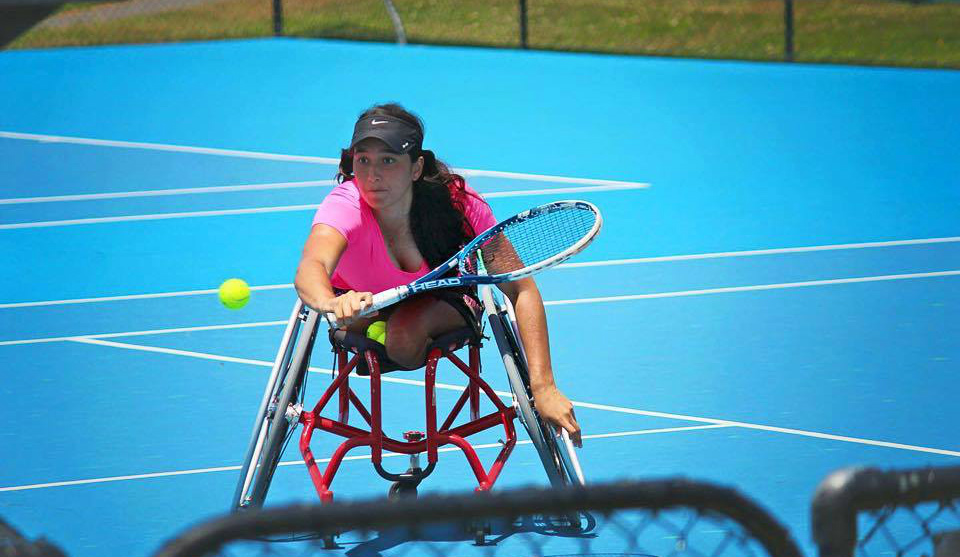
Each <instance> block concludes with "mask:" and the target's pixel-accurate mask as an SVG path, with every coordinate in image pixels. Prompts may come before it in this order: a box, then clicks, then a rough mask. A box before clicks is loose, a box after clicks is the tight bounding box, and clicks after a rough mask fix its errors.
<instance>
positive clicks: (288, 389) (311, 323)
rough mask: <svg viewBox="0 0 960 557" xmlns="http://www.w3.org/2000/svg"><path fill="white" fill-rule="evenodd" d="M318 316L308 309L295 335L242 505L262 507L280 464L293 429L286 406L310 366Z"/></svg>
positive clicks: (291, 401)
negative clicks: (248, 489)
mask: <svg viewBox="0 0 960 557" xmlns="http://www.w3.org/2000/svg"><path fill="white" fill-rule="evenodd" d="M317 319H318V314H317V313H316V312H314V311H310V312H309V313H308V314H307V317H306V322H305V323H304V325H303V328H302V329H301V332H300V336H299V337H298V338H297V345H296V348H295V349H294V352H293V356H292V358H291V359H290V366H289V369H288V370H287V372H286V374H285V377H284V381H283V385H282V386H281V387H280V389H279V395H278V396H277V398H276V405H275V406H274V411H273V416H272V417H269V418H268V419H270V425H269V426H268V429H267V435H266V441H265V442H264V444H263V450H262V451H261V453H260V461H259V463H257V468H256V470H255V471H254V475H253V481H252V482H251V484H250V485H251V487H250V496H249V498H247V499H245V500H244V501H242V502H241V506H243V507H247V508H260V507H262V506H263V502H264V500H266V498H267V490H268V489H270V482H271V481H272V480H273V474H274V473H275V472H276V471H277V465H279V464H280V458H281V457H282V456H283V450H284V448H286V444H287V439H288V437H289V435H290V434H291V433H292V429H294V428H295V425H292V424H291V423H290V421H288V419H287V415H286V414H287V408H288V407H289V406H290V404H292V403H295V402H296V401H297V399H298V397H299V394H300V390H301V386H302V384H303V380H304V378H305V377H306V374H307V369H308V368H309V367H310V353H311V351H312V349H313V342H314V340H315V339H316V335H317Z"/></svg>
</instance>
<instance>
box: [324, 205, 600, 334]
mask: <svg viewBox="0 0 960 557" xmlns="http://www.w3.org/2000/svg"><path fill="white" fill-rule="evenodd" d="M571 208H576V209H586V210H588V211H591V212H592V213H593V214H595V215H596V219H595V220H594V222H593V226H592V227H591V228H590V230H589V231H587V233H586V234H584V235H583V237H582V238H580V239H579V240H578V241H577V242H575V243H574V244H572V245H571V246H570V247H568V248H567V249H565V250H563V251H561V252H560V253H558V254H556V255H554V256H552V257H548V258H547V259H544V260H542V261H539V262H537V263H535V264H533V265H528V266H526V267H523V268H521V269H517V270H516V271H512V272H509V273H498V274H495V275H476V274H463V262H464V260H465V259H466V256H467V255H469V254H470V253H472V252H473V250H474V249H476V248H477V247H478V246H480V245H482V244H483V243H484V242H486V241H488V240H489V239H490V238H492V237H493V236H495V235H497V234H499V233H500V232H502V231H503V230H504V229H506V228H507V227H509V226H512V225H513V224H515V223H517V222H521V221H524V220H527V219H530V218H533V217H536V216H539V215H542V214H549V213H553V212H556V211H562V210H568V209H571ZM602 226H603V216H602V215H601V214H600V210H599V209H598V208H597V206H596V205H594V204H593V203H590V202H588V201H581V200H575V199H574V200H564V201H554V202H552V203H547V204H545V205H540V206H538V207H534V208H532V209H527V210H526V211H522V212H520V213H517V214H516V215H514V216H512V217H510V218H508V219H505V220H503V221H501V222H498V223H497V224H495V225H493V226H491V227H490V228H488V229H487V230H485V231H483V232H482V233H480V234H479V235H478V236H477V237H475V238H474V239H473V240H471V241H470V242H469V243H467V245H465V246H464V247H463V248H462V249H461V250H460V251H458V252H457V253H455V254H454V255H453V256H452V257H451V258H450V259H448V260H447V261H445V262H444V263H443V264H441V265H440V266H438V267H436V268H435V269H433V270H432V271H430V272H429V273H427V274H426V275H424V276H422V277H420V278H419V279H417V280H415V281H413V282H411V283H410V284H404V285H401V286H397V287H394V288H389V289H387V290H384V291H383V292H378V293H377V294H374V295H373V302H372V303H371V304H370V305H369V306H366V307H364V308H363V309H361V311H360V313H359V314H358V315H357V317H365V316H368V315H370V314H372V313H374V312H376V311H378V310H381V309H383V308H385V307H387V306H391V305H393V304H395V303H397V302H400V301H401V300H404V299H405V298H408V297H409V296H412V295H413V294H419V293H421V292H426V291H429V290H436V289H439V288H450V287H455V286H479V285H484V284H498V283H502V282H511V281H515V280H520V279H522V278H526V277H529V276H531V275H533V274H535V273H538V272H540V271H545V270H547V269H549V268H551V267H554V266H556V265H559V264H560V263H563V262H564V261H566V260H567V259H569V258H571V257H573V256H574V255H576V254H578V253H580V252H581V251H583V250H584V249H585V248H586V247H587V246H588V245H590V242H592V241H593V240H594V238H596V237H597V233H599V232H600V228H601V227H602ZM453 269H459V271H460V272H461V274H460V276H456V277H444V275H446V274H448V273H449V272H450V271H452V270H453ZM326 318H327V321H329V322H330V326H331V327H334V328H336V327H338V326H339V325H338V323H337V320H336V317H335V316H334V315H333V314H332V313H327V314H326Z"/></svg>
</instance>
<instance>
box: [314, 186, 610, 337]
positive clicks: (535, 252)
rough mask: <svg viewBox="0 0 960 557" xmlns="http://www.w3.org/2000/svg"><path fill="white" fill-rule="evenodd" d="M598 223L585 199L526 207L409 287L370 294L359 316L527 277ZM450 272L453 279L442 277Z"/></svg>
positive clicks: (590, 234) (580, 245) (579, 243)
mask: <svg viewBox="0 0 960 557" xmlns="http://www.w3.org/2000/svg"><path fill="white" fill-rule="evenodd" d="M602 225H603V218H602V217H601V216H600V211H599V210H598V209H597V207H596V206H595V205H593V204H592V203H588V202H586V201H557V202H554V203H548V204H546V205H540V206H539V207H534V208H533V209H528V210H526V211H523V212H522V213H519V214H517V215H514V216H512V217H510V218H508V219H506V220H504V221H501V222H499V223H497V224H496V225H494V226H492V227H491V228H489V229H488V230H486V231H485V232H483V233H482V234H480V235H479V236H477V237H476V238H474V239H473V240H471V241H470V243H468V244H467V245H466V246H464V247H463V249H461V250H460V251H459V252H457V253H456V254H455V255H454V256H453V257H451V258H450V259H448V260H447V261H446V262H445V263H443V264H442V265H440V266H439V267H437V268H436V269H434V270H432V271H430V272H429V273H427V274H426V275H424V276H422V277H420V278H419V279H417V280H415V281H413V282H411V283H410V284H406V285H403V286H397V287H395V288H391V289H389V290H384V291H383V292H380V293H378V294H374V296H373V304H372V305H370V306H368V307H366V308H364V309H363V310H362V311H361V312H360V313H359V317H363V316H365V315H369V314H371V313H373V312H375V311H377V310H380V309H383V308H385V307H387V306H390V305H393V304H395V303H397V302H399V301H401V300H403V299H404V298H407V297H408V296H411V295H413V294H419V293H421V292H426V291H429V290H436V289H439V288H450V287H455V286H475V285H480V284H496V283H500V282H510V281H514V280H518V279H522V278H525V277H528V276H530V275H532V274H534V273H538V272H540V271H543V270H546V269H549V268H551V267H553V266H555V265H559V264H560V263H562V262H563V261H565V260H566V259H568V258H570V257H571V256H573V255H576V254H577V253H579V252H581V251H583V249H584V248H585V247H587V245H589V244H590V242H591V241H593V239H594V238H595V237H596V235H597V233H598V232H599V231H600V227H601V226H602ZM455 269H456V270H457V271H458V275H457V276H446V275H449V274H450V272H451V271H453V270H455ZM326 317H327V320H328V321H329V322H330V325H331V326H332V327H334V328H336V327H338V324H337V321H336V316H334V315H333V314H332V313H328V314H327V315H326Z"/></svg>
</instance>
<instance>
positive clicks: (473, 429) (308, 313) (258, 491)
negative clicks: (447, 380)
mask: <svg viewBox="0 0 960 557" xmlns="http://www.w3.org/2000/svg"><path fill="white" fill-rule="evenodd" d="M482 290H483V291H482V298H483V304H484V313H485V316H486V319H487V322H488V323H489V324H490V332H491V334H492V336H493V338H494V339H495V340H496V343H497V347H498V348H499V351H500V355H501V357H502V360H503V364H504V368H505V370H506V372H507V377H508V379H509V383H510V389H511V391H512V393H513V403H512V404H511V405H506V404H504V402H503V401H502V400H501V399H500V397H499V396H498V395H497V394H496V393H495V392H494V390H493V389H492V388H491V387H490V386H489V385H488V384H487V382H486V381H484V380H483V379H482V378H481V377H480V371H481V366H480V347H481V343H482V341H483V340H484V338H479V337H477V335H476V333H475V332H474V331H473V330H472V329H471V328H469V327H464V328H463V329H460V330H456V331H453V332H451V333H448V334H446V335H444V336H443V337H441V338H438V339H436V341H435V342H433V343H432V344H431V345H430V347H429V348H428V351H427V358H426V362H425V381H424V383H425V400H426V432H418V431H408V432H406V433H404V440H402V441H401V440H398V439H394V438H391V437H388V436H387V435H385V434H384V432H383V427H382V423H381V411H380V389H381V380H380V379H381V377H380V376H381V373H382V371H381V362H384V361H386V353H385V350H384V348H383V346H382V345H381V344H379V343H377V342H375V341H372V340H370V339H367V338H366V337H365V336H363V335H359V334H353V333H347V332H345V331H343V330H337V331H333V330H331V331H330V334H329V336H330V340H331V343H332V345H333V350H334V352H335V354H336V357H335V365H334V367H335V370H334V372H335V376H334V379H333V381H332V382H331V384H330V385H329V386H328V387H327V388H326V390H325V392H324V393H323V395H322V396H321V398H320V400H319V401H318V402H317V403H316V405H315V406H314V407H313V409H312V410H311V409H308V408H306V407H305V406H304V402H305V401H304V396H303V395H304V390H305V382H306V378H307V374H308V368H309V365H310V356H311V353H312V351H313V349H314V343H315V341H316V337H317V332H318V329H319V328H320V323H319V320H320V317H319V315H318V313H317V312H316V311H313V310H312V309H310V308H308V307H307V306H305V305H304V304H303V303H302V302H301V301H298V302H297V303H296V304H295V306H294V308H293V312H292V314H291V315H290V319H289V321H288V323H287V327H286V330H285V331H284V334H283V340H282V342H281V344H280V348H279V350H278V352H277V357H276V360H275V362H274V365H273V368H272V371H271V373H270V378H269V379H268V381H267V386H266V390H265V391H264V395H263V400H262V402H261V403H260V407H259V409H258V410H257V414H256V419H255V421H254V424H253V432H252V435H251V438H250V444H249V447H248V449H247V452H246V455H245V457H244V459H243V464H242V466H241V470H240V477H239V480H238V482H237V488H236V492H235V494H234V498H233V502H232V508H233V509H234V510H240V509H245V508H257V507H261V506H263V504H264V501H265V499H266V496H267V491H268V489H269V488H270V482H271V480H272V478H273V475H274V473H275V472H276V469H277V465H278V464H279V462H280V458H281V455H282V453H283V450H284V448H285V447H286V445H287V444H288V442H289V441H290V440H291V439H292V437H293V434H294V432H295V430H296V428H297V426H302V427H301V434H300V442H299V446H300V452H301V454H302V456H303V460H304V462H305V464H306V466H307V470H308V472H309V474H310V477H311V480H312V482H313V484H314V487H315V488H316V491H317V494H318V495H319V497H320V500H321V502H323V503H327V502H330V501H331V500H332V499H333V492H332V491H331V490H330V486H331V483H332V482H333V479H334V476H335V474H336V472H337V469H338V467H339V465H340V463H341V462H342V460H343V458H344V457H345V456H346V454H347V452H348V451H350V450H351V449H353V448H356V447H360V446H367V447H370V450H371V461H372V463H373V466H374V468H375V469H376V471H377V473H378V474H379V475H380V476H382V477H383V478H385V479H387V480H389V481H391V482H392V484H391V487H390V489H389V491H388V494H389V495H390V496H392V497H397V496H404V495H407V496H415V495H416V491H417V486H418V484H419V483H420V482H421V481H422V480H423V479H424V478H426V477H427V476H428V475H430V473H431V472H432V471H433V470H434V467H435V466H436V463H437V460H438V456H437V452H438V448H439V447H441V446H443V445H448V444H452V445H455V446H456V447H458V448H460V449H461V451H462V452H463V453H464V455H465V456H466V458H467V460H468V462H469V464H470V467H471V469H472V470H473V473H474V475H475V476H476V479H477V484H478V485H477V487H476V488H475V491H477V492H485V491H489V490H490V489H491V488H492V487H493V485H494V483H495V482H496V480H497V477H498V476H499V474H500V472H501V471H502V469H503V466H504V464H505V463H506V461H507V458H508V457H509V456H510V453H511V452H512V450H513V448H514V446H515V445H516V442H517V435H516V432H515V429H514V418H519V420H520V423H521V424H522V425H523V426H524V428H525V429H526V431H527V434H528V435H529V437H530V440H531V441H532V443H533V445H534V447H535V448H536V450H537V453H538V454H539V456H540V460H541V461H542V462H543V466H544V469H545V470H546V473H547V477H548V479H549V481H550V483H551V484H552V485H554V486H563V485H568V484H583V483H584V478H583V473H582V471H581V470H580V465H579V463H578V461H577V459H576V454H575V452H574V451H573V448H572V445H571V444H570V440H569V438H568V437H566V432H563V434H562V435H557V434H556V433H554V432H553V431H552V428H551V427H550V426H548V425H547V424H546V423H545V422H544V421H543V420H542V419H541V418H540V416H539V415H538V414H537V411H536V408H535V406H534V404H533V399H532V396H531V393H530V380H529V375H528V372H527V364H526V358H525V356H524V351H523V344H522V342H521V340H520V335H519V334H518V329H517V322H516V316H515V314H514V312H513V307H512V306H511V304H510V301H509V300H508V299H507V298H506V297H504V296H502V295H501V294H500V293H499V292H496V291H494V289H492V288H490V287H483V289H482ZM462 348H466V349H467V350H468V357H467V360H468V361H467V362H464V361H463V360H462V359H460V357H458V356H457V354H456V352H457V351H458V350H460V349H462ZM361 358H363V359H365V361H366V364H367V366H366V370H365V371H367V372H369V383H370V399H369V403H370V409H369V410H368V409H367V408H366V407H365V406H364V404H363V402H362V401H361V400H360V398H359V397H358V396H357V394H356V393H355V392H354V391H353V389H352V388H351V386H350V381H351V379H355V378H356V376H357V374H356V373H354V372H355V370H357V369H360V368H358V364H359V363H360V359H361ZM441 359H447V360H449V361H450V362H451V363H453V364H454V365H455V366H456V367H457V368H459V369H460V370H461V371H462V372H463V373H464V375H466V376H467V378H468V384H467V387H466V388H465V389H464V391H463V393H462V395H461V396H460V397H459V400H457V402H456V403H455V404H454V405H453V408H452V409H451V410H450V411H449V414H448V415H447V417H446V419H445V420H444V421H443V423H442V424H441V425H440V426H439V427H438V426H437V408H436V396H435V392H434V390H435V380H436V370H437V364H438V362H439V360H441ZM421 367H424V366H421ZM481 393H482V394H483V395H485V396H486V397H487V398H488V399H489V400H490V402H492V404H493V406H494V407H495V410H494V411H493V412H492V413H490V414H487V415H484V416H481V415H480V397H481ZM334 397H336V399H337V405H336V406H337V409H336V412H337V413H336V418H330V417H324V416H323V415H321V413H322V412H323V410H324V409H325V407H326V406H327V405H328V403H330V402H331V401H332V400H333V399H334ZM468 403H469V413H470V417H469V421H467V422H466V423H463V424H461V425H457V426H454V425H453V424H454V421H455V420H456V419H457V418H458V416H459V414H460V413H461V411H462V410H463V408H464V407H465V406H466V405H467V404H468ZM351 408H352V409H353V410H355V411H356V413H357V414H359V415H360V417H361V418H362V420H363V422H364V423H365V426H366V429H361V428H360V427H357V426H355V425H350V423H349V422H350V414H351ZM355 421H356V420H355ZM497 426H501V427H503V429H504V435H505V438H506V440H505V441H503V446H502V448H501V450H500V453H499V454H498V455H497V457H496V460H495V461H494V463H493V464H492V466H491V467H490V468H489V469H484V467H483V464H482V463H481V461H480V458H479V457H478V456H477V453H476V451H475V450H474V448H473V447H472V446H471V445H470V444H469V443H468V442H467V441H466V437H468V436H470V435H473V434H475V433H478V432H481V431H484V430H487V429H490V428H494V427H497ZM316 430H323V431H326V432H329V433H333V434H336V435H339V436H342V437H344V438H345V440H344V441H343V443H342V444H341V445H340V446H339V447H338V448H337V449H336V451H335V452H334V454H333V456H332V457H331V458H330V460H329V462H328V463H327V465H326V468H325V470H324V471H323V472H321V471H320V468H319V466H318V463H317V461H316V459H315V457H314V455H313V452H312V451H311V449H310V440H311V438H312V436H313V433H314V432H315V431H316ZM384 450H388V451H393V452H395V453H401V454H409V455H411V458H410V467H409V468H408V469H407V470H406V471H405V472H402V473H392V472H388V471H387V470H386V469H384V467H383V464H382V458H383V451H384ZM423 453H426V456H427V464H426V466H425V467H421V466H420V455H421V454H423ZM479 536H480V537H481V538H482V532H481V533H480V534H479Z"/></svg>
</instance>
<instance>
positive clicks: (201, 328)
mask: <svg viewBox="0 0 960 557" xmlns="http://www.w3.org/2000/svg"><path fill="white" fill-rule="evenodd" d="M286 324H287V322H286V321H259V322H252V323H233V324H230V325H201V326H198V327H178V328H175V329H153V330H148V331H129V332H123V333H98V334H92V335H72V336H67V337H47V338H35V339H25V340H4V341H0V346H14V345H17V344H38V343H46V342H66V341H71V340H78V339H90V338H120V337H136V336H147V335H166V334H174V333H192V332H196V331H220V330H225V329H245V328H247V327H276V326H278V325H286Z"/></svg>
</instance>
